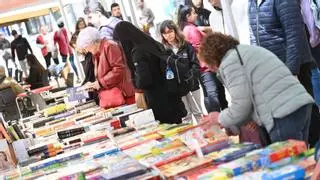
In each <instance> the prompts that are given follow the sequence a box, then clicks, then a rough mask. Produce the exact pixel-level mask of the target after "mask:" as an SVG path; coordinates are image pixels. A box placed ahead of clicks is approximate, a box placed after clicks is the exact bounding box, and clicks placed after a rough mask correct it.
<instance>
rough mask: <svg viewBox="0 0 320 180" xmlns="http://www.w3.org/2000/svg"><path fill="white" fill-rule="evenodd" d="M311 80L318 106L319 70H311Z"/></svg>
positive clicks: (319, 90)
mask: <svg viewBox="0 0 320 180" xmlns="http://www.w3.org/2000/svg"><path fill="white" fill-rule="evenodd" d="M311 81H312V87H313V95H314V100H315V101H316V104H317V106H318V107H320V70H319V69H318V68H314V69H312V70H311Z"/></svg>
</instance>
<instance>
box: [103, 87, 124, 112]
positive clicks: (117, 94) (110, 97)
mask: <svg viewBox="0 0 320 180" xmlns="http://www.w3.org/2000/svg"><path fill="white" fill-rule="evenodd" d="M99 101H100V103H99V105H100V107H102V108H105V109H108V108H114V107H118V106H121V105H124V104H125V103H126V101H125V99H124V97H123V94H122V91H121V90H120V89H119V88H117V87H114V88H111V89H103V90H101V91H100V92H99Z"/></svg>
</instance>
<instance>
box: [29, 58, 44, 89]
mask: <svg viewBox="0 0 320 180" xmlns="http://www.w3.org/2000/svg"><path fill="white" fill-rule="evenodd" d="M27 62H28V65H29V67H30V73H29V76H28V78H27V80H26V82H27V83H28V84H30V85H31V89H37V88H41V87H45V86H49V81H48V71H47V70H46V69H45V68H44V67H43V66H42V65H41V64H40V62H39V61H38V59H37V58H36V57H35V56H34V55H33V54H28V55H27Z"/></svg>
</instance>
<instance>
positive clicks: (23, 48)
mask: <svg viewBox="0 0 320 180" xmlns="http://www.w3.org/2000/svg"><path fill="white" fill-rule="evenodd" d="M11 34H12V36H13V37H14V40H13V41H12V42H11V54H12V60H13V61H14V62H15V60H16V54H15V52H17V56H18V60H19V63H20V66H21V69H22V71H23V73H24V75H25V77H28V76H29V67H28V63H27V60H26V56H27V54H28V50H29V51H30V53H31V54H32V53H33V52H32V49H31V46H30V44H29V42H28V40H27V39H26V38H24V37H22V36H21V35H18V33H17V31H16V30H12V32H11Z"/></svg>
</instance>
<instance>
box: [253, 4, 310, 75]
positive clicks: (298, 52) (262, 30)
mask: <svg viewBox="0 0 320 180" xmlns="http://www.w3.org/2000/svg"><path fill="white" fill-rule="evenodd" d="M257 1H258V2H257ZM260 1H261V2H259V0H249V17H250V26H251V29H250V31H251V34H250V39H251V44H253V45H258V46H262V47H264V48H266V49H268V50H270V51H271V52H273V53H274V54H276V55H277V56H278V57H279V58H280V59H281V60H282V61H283V62H284V63H285V64H286V65H287V66H288V68H289V69H290V71H291V72H292V73H293V74H294V75H298V74H299V70H300V65H301V64H305V63H309V62H311V61H312V59H311V53H310V49H309V45H308V40H307V37H306V31H305V27H304V23H303V21H302V17H301V10H300V6H299V4H300V3H299V2H298V0H260Z"/></svg>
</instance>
